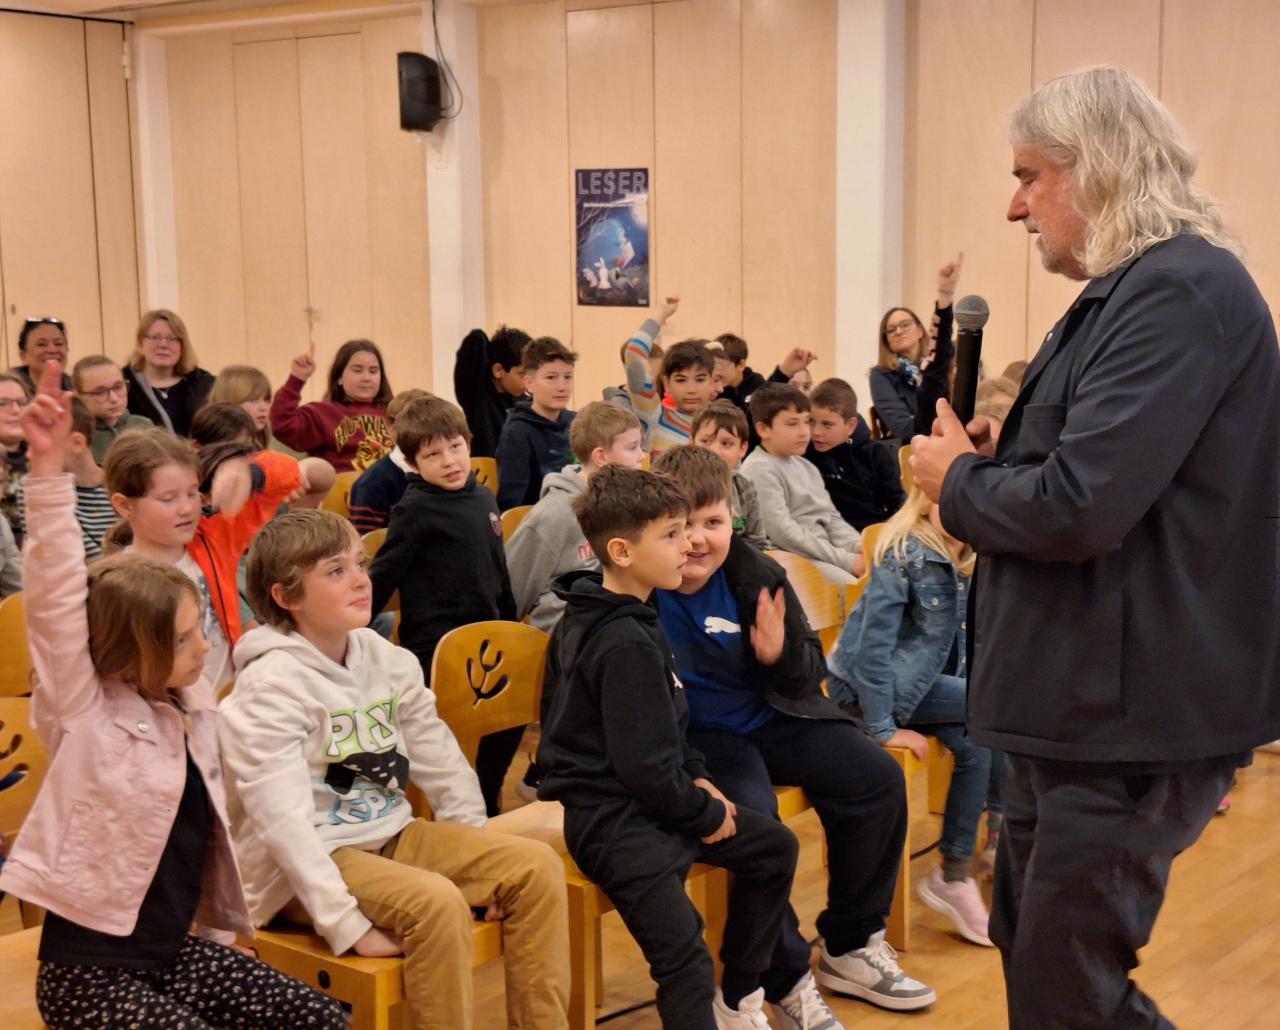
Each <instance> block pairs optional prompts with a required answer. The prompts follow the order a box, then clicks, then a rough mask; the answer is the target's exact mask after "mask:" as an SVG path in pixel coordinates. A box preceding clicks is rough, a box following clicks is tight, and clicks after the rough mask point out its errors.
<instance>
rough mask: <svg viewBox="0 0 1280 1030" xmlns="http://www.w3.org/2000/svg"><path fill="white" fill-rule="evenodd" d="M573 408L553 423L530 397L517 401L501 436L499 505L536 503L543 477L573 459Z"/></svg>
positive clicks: (504, 509) (513, 506) (515, 505)
mask: <svg viewBox="0 0 1280 1030" xmlns="http://www.w3.org/2000/svg"><path fill="white" fill-rule="evenodd" d="M573 415H574V413H573V412H572V411H562V412H560V416H559V418H557V419H556V421H554V422H552V421H551V420H550V419H547V418H543V417H542V416H541V415H539V414H537V413H536V412H534V410H533V401H532V400H530V399H529V398H528V397H525V398H522V399H521V400H519V401H517V402H516V404H515V406H514V407H513V408H512V409H511V414H510V415H508V416H507V421H506V424H505V425H503V427H502V435H501V436H500V437H499V438H498V507H499V508H501V509H502V510H503V511H506V510H507V509H508V508H516V507H519V506H520V505H522V504H537V503H538V497H539V496H540V495H541V493H542V479H543V477H544V476H547V475H549V474H551V473H552V472H559V471H560V470H561V469H562V468H564V467H565V466H566V465H568V464H571V463H572V461H573V452H572V451H571V450H569V425H570V423H572V422H573Z"/></svg>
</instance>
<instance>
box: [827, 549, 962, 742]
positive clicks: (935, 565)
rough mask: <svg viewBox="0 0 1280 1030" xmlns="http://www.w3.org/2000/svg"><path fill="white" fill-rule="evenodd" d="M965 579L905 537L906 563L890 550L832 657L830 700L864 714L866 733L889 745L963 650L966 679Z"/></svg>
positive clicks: (874, 571) (936, 555) (945, 561)
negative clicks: (954, 652) (953, 657)
mask: <svg viewBox="0 0 1280 1030" xmlns="http://www.w3.org/2000/svg"><path fill="white" fill-rule="evenodd" d="M968 588H969V581H968V577H967V576H960V575H957V573H956V568H955V566H954V565H953V564H952V563H951V559H950V558H947V557H946V556H944V555H941V554H939V553H938V552H937V551H935V550H933V549H932V548H930V547H927V546H925V544H923V543H922V542H921V541H920V539H919V538H918V537H915V536H911V537H908V538H907V545H906V560H905V561H903V560H901V559H899V558H898V556H897V555H896V554H894V553H893V551H888V552H887V553H886V554H885V556H884V558H883V559H882V560H881V561H880V563H879V564H878V565H875V566H874V567H873V568H872V569H871V581H870V582H869V583H868V584H867V588H866V590H865V591H863V594H862V597H861V598H860V599H859V601H858V604H857V606H856V607H855V608H854V609H853V611H852V612H851V613H850V615H849V619H848V621H847V622H846V623H845V626H844V629H843V630H842V631H841V633H840V641H839V644H838V645H837V647H836V650H835V653H834V654H832V655H831V658H830V660H829V663H828V664H829V667H830V672H831V677H830V680H829V681H828V682H829V686H830V689H831V696H832V697H833V698H834V699H835V700H836V701H838V702H840V703H841V704H845V705H847V704H856V705H858V706H859V707H861V709H862V713H863V717H864V718H865V720H866V724H867V732H868V733H869V734H870V735H871V736H872V737H874V738H875V739H876V740H881V741H882V740H887V739H888V738H889V737H891V736H892V735H893V732H894V730H895V729H896V728H897V727H898V726H901V725H904V724H905V723H907V722H908V721H910V719H911V714H912V713H913V712H914V711H915V710H916V706H917V705H918V704H919V703H920V701H921V699H922V698H923V697H924V696H925V694H927V693H928V692H929V688H930V687H932V686H933V684H934V681H935V680H936V679H937V678H938V676H939V674H940V673H941V672H942V670H943V668H945V666H946V664H947V659H948V657H950V655H951V649H952V647H953V646H954V647H955V648H957V653H958V655H959V661H958V663H957V665H956V670H955V674H956V675H957V676H964V673H965V669H964V666H965V655H964V636H965V635H964V619H965V603H966V597H967V593H968Z"/></svg>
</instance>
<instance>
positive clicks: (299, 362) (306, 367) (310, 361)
mask: <svg viewBox="0 0 1280 1030" xmlns="http://www.w3.org/2000/svg"><path fill="white" fill-rule="evenodd" d="M289 371H290V372H291V373H292V374H293V375H294V376H296V377H297V378H299V379H301V380H302V381H303V382H304V383H305V382H306V381H307V380H308V379H310V378H311V377H312V376H313V375H314V374H315V371H316V342H315V340H312V341H311V345H310V346H309V347H308V348H307V352H306V353H305V354H299V355H298V356H297V357H296V358H294V359H293V363H292V364H291V365H290V366H289Z"/></svg>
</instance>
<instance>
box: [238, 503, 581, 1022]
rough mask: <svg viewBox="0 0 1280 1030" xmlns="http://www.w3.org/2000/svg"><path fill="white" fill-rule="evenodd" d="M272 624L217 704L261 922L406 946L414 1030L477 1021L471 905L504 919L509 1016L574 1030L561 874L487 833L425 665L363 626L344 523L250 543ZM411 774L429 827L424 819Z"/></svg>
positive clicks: (245, 648)
mask: <svg viewBox="0 0 1280 1030" xmlns="http://www.w3.org/2000/svg"><path fill="white" fill-rule="evenodd" d="M247 579H248V587H249V595H250V600H251V601H252V603H253V607H254V609H255V610H256V611H257V612H258V613H259V614H260V615H261V616H262V618H263V619H264V621H265V622H266V623H267V625H264V626H262V627H259V628H258V629H255V630H252V631H251V632H249V633H246V634H245V635H244V637H242V638H241V640H240V643H239V644H238V645H237V647H236V651H235V660H236V667H237V670H238V673H239V674H238V676H237V679H236V685H235V690H234V691H233V692H232V693H231V695H230V696H229V697H228V698H227V699H226V701H225V702H223V704H222V706H221V709H220V712H219V714H220V718H219V737H220V739H221V741H222V744H223V748H224V751H223V761H224V764H225V766H226V770H227V775H228V782H227V794H228V803H229V806H228V807H229V811H230V813H231V817H232V821H233V823H234V826H235V833H236V852H237V855H238V857H239V859H240V863H241V868H242V871H243V875H244V881H245V894H246V896H247V898H248V900H249V907H250V911H251V913H252V915H253V919H254V923H255V925H258V926H261V925H264V924H265V923H267V922H268V921H270V920H271V919H272V918H274V917H275V916H276V915H277V914H284V915H285V916H286V918H289V919H291V920H300V921H306V922H309V923H310V924H312V925H314V926H315V928H316V929H317V930H318V931H319V932H320V934H321V935H323V936H324V938H325V939H326V940H327V941H328V943H329V946H330V947H331V948H333V950H334V953H335V954H342V953H343V952H345V951H347V950H354V951H355V953H356V954H358V955H381V956H386V955H398V954H401V953H403V954H404V956H405V965H404V979H405V991H406V994H407V995H408V998H409V1000H410V1002H411V1003H412V1005H413V1010H414V1022H413V1025H414V1027H415V1028H417V1030H427V1028H438V1027H443V1026H449V1027H458V1028H460V1030H469V1028H470V1027H472V1025H473V1020H472V984H471V954H472V944H471V935H472V919H473V914H472V909H473V908H476V909H480V910H483V911H484V915H485V918H486V919H501V920H503V921H504V926H503V940H504V954H505V961H506V981H507V1011H508V1022H509V1023H510V1024H511V1025H512V1026H520V1027H530V1028H538V1030H550V1028H553V1027H554V1028H557V1030H558V1028H563V1027H564V1026H565V1025H566V1020H567V1016H566V1012H567V1005H568V995H569V966H568V955H569V946H568V945H569V941H568V926H567V919H566V900H565V888H564V867H563V865H562V863H561V861H560V859H559V858H558V857H557V856H556V854H555V853H554V852H553V851H552V850H551V849H550V848H548V847H546V846H545V845H543V844H541V843H538V842H536V841H531V840H526V839H523V838H518V837H509V836H506V835H504V834H501V833H497V832H494V831H491V830H487V829H483V828H482V827H483V826H484V823H485V807H484V802H483V800H482V799H481V796H480V785H479V783H478V781H477V780H476V776H475V773H474V772H473V771H472V770H471V768H470V766H468V764H467V761H466V759H465V758H464V757H463V754H462V751H461V750H460V748H459V747H458V743H457V741H456V740H455V739H454V737H453V734H452V733H451V732H450V731H449V728H448V727H447V726H446V725H445V724H444V723H443V722H442V721H441V720H440V718H439V717H438V716H437V715H436V708H435V695H434V694H432V692H431V691H430V690H429V689H428V688H427V686H426V684H425V683H424V681H423V676H422V670H421V667H420V666H419V664H418V661H417V659H415V658H414V656H413V655H412V654H410V653H409V652H408V651H405V650H402V649H401V648H398V647H396V646H394V645H392V644H390V643H388V642H387V641H386V640H383V639H382V638H381V637H380V636H378V635H377V634H376V633H375V632H373V631H372V630H369V629H365V628H364V627H365V625H366V624H367V622H368V621H369V607H370V598H371V594H372V590H371V585H370V581H369V575H368V572H367V571H366V569H365V563H364V558H363V556H362V554H361V550H360V542H359V538H358V537H357V536H356V534H355V532H354V530H353V529H352V528H351V526H350V524H349V523H347V522H346V520H344V519H342V518H341V517H340V516H337V515H334V514H332V513H329V512H323V511H306V510H303V511H295V512H291V513H289V514H288V515H284V516H281V517H280V518H278V519H276V520H274V521H273V522H271V523H269V524H268V525H267V526H265V527H264V528H263V529H262V531H261V532H260V533H259V535H258V537H257V538H256V539H255V540H254V543H253V546H252V548H251V549H250V551H249V562H248V573H247ZM409 780H412V781H413V782H414V784H415V785H417V786H418V787H419V788H420V789H421V790H422V791H423V793H424V794H425V795H426V798H427V801H428V803H429V804H430V806H431V809H432V812H433V813H434V815H435V821H429V820H426V819H421V818H415V817H414V815H413V812H412V811H411V810H410V807H409V802H408V800H407V799H406V797H405V787H406V785H407V783H408V781H409Z"/></svg>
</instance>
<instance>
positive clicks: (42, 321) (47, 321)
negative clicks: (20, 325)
mask: <svg viewBox="0 0 1280 1030" xmlns="http://www.w3.org/2000/svg"><path fill="white" fill-rule="evenodd" d="M26 324H27V325H56V326H57V327H58V328H59V329H63V328H65V326H63V324H62V322H61V321H60V320H59V319H56V318H53V317H51V316H49V315H45V316H43V317H41V318H28V319H27V320H26Z"/></svg>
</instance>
